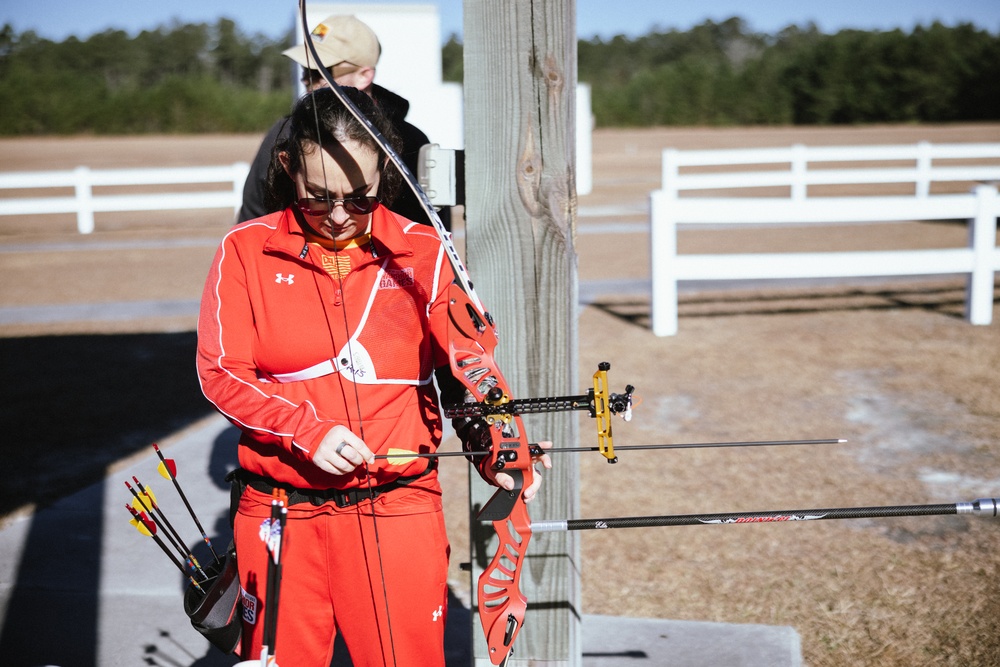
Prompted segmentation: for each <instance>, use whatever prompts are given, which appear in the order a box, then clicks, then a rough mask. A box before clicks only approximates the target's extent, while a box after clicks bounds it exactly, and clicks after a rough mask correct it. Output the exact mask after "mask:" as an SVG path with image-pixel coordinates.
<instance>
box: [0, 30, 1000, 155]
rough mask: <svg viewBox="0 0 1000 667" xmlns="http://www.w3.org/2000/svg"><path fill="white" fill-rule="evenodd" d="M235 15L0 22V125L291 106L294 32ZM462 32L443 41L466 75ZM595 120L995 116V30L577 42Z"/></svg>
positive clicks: (68, 127)
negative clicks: (130, 30) (30, 26)
mask: <svg viewBox="0 0 1000 667" xmlns="http://www.w3.org/2000/svg"><path fill="white" fill-rule="evenodd" d="M293 39H294V37H293V35H292V33H291V31H289V32H288V33H286V34H285V35H283V36H282V37H280V38H277V39H275V38H270V37H267V36H264V35H260V34H254V35H249V34H246V33H243V32H241V31H240V30H239V28H238V27H237V25H236V23H235V22H234V21H232V20H230V19H220V20H219V21H218V22H216V23H215V24H173V25H169V26H163V27H160V28H158V29H157V30H150V31H143V32H141V33H139V34H138V35H136V36H134V37H132V36H129V35H128V34H127V33H125V32H123V31H120V30H108V31H105V32H101V33H98V34H95V35H93V36H91V37H89V38H87V39H82V40H81V39H78V38H76V37H71V38H69V39H66V40H64V41H62V42H53V41H50V40H46V39H43V38H41V37H39V36H38V35H37V34H35V33H34V32H32V31H26V32H23V33H17V32H15V31H14V30H13V28H12V27H11V26H10V25H6V26H4V27H3V29H2V30H0V100H3V104H2V105H0V134H5V135H30V134H76V133H94V134H138V133H199V132H261V131H264V130H265V129H267V128H268V127H269V126H270V124H271V123H272V122H273V121H274V119H275V118H277V117H278V116H280V115H281V114H283V113H285V112H287V110H288V108H289V104H290V100H291V96H292V94H293V92H292V90H293V81H294V77H295V76H296V73H297V71H296V68H295V67H294V66H293V64H292V63H291V62H290V61H289V60H288V59H287V58H285V57H284V56H282V55H281V52H282V51H283V50H284V49H286V48H288V47H289V46H290V45H291V44H292V43H293ZM462 52H463V50H462V44H461V41H460V40H459V39H458V38H457V37H456V36H452V37H451V39H449V41H448V42H447V43H446V44H445V45H444V46H443V48H442V52H441V57H442V69H443V72H444V76H445V79H446V80H448V81H458V82H461V80H462ZM578 76H579V80H580V81H581V82H585V83H588V84H590V86H591V99H592V106H593V112H594V116H595V119H596V122H597V125H598V126H651V125H754V124H772V125H773V124H781V125H787V124H843V123H895V122H954V121H983V120H998V119H1000V35H998V34H992V33H990V32H988V31H985V30H981V29H977V28H975V27H974V26H973V25H971V24H963V25H958V26H955V27H947V26H944V25H941V24H939V23H934V24H932V25H930V26H927V27H923V26H920V27H917V28H915V29H913V30H912V31H910V32H904V31H902V30H893V31H858V30H844V31H841V32H838V33H836V34H824V33H821V32H819V31H818V30H817V28H816V27H815V26H814V25H808V26H805V27H798V26H789V27H788V28H785V29H784V30H782V31H780V32H779V33H778V34H777V35H767V34H763V33H755V32H752V31H751V30H749V29H748V27H747V24H746V22H745V21H743V20H742V19H740V18H736V17H734V18H731V19H729V20H726V21H723V22H720V23H716V22H713V21H706V22H704V23H702V24H701V25H698V26H695V27H694V28H691V29H690V30H687V31H678V30H671V31H666V32H663V31H652V32H650V33H648V34H646V35H644V36H641V37H637V38H634V39H632V38H628V37H625V36H617V37H614V38H612V39H609V40H606V41H605V40H602V39H599V38H594V39H587V40H580V41H579V42H578Z"/></svg>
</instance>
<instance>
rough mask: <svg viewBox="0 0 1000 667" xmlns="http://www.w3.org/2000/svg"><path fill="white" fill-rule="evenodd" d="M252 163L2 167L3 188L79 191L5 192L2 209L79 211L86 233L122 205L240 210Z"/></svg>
mask: <svg viewBox="0 0 1000 667" xmlns="http://www.w3.org/2000/svg"><path fill="white" fill-rule="evenodd" d="M249 171H250V166H249V165H248V164H247V163H245V162H235V163H233V164H231V165H223V166H216V167H176V168H166V169H90V168H89V167H77V168H76V169H72V170H67V171H45V172H7V173H0V190H18V189H20V190H38V189H42V188H72V189H73V194H72V195H66V196H52V197H21V198H15V197H8V198H0V215H36V214H43V213H75V214H76V227H77V230H78V231H79V232H80V233H81V234H90V233H91V232H93V231H94V214H95V213H106V212H118V211H163V210H187V209H205V208H232V209H233V211H234V212H238V211H239V209H240V205H241V203H242V197H243V184H244V182H245V181H246V177H247V173H249ZM195 184H218V185H219V186H220V188H219V189H217V190H208V191H205V190H196V191H190V192H153V193H149V192H147V193H136V194H100V193H95V192H94V188H100V187H114V186H143V185H156V186H159V185H195Z"/></svg>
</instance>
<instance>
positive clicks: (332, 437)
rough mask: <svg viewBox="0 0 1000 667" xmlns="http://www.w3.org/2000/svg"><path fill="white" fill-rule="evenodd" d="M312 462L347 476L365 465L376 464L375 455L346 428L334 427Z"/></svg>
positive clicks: (321, 443) (315, 453) (330, 471)
mask: <svg viewBox="0 0 1000 667" xmlns="http://www.w3.org/2000/svg"><path fill="white" fill-rule="evenodd" d="M312 462H313V463H314V464H316V466H317V467H319V468H320V469H321V470H325V471H326V472H328V473H332V474H334V475H346V474H347V473H349V472H352V471H353V470H354V469H355V468H357V467H358V466H360V465H362V464H363V463H374V462H375V454H373V453H372V450H370V449H368V445H366V444H365V441H364V440H362V439H361V438H359V437H358V436H356V435H354V432H353V431H351V429H349V428H347V427H346V426H341V425H339V424H338V425H337V426H334V427H333V428H332V429H330V431H329V432H328V433H327V434H326V436H324V438H323V440H322V441H321V442H320V443H319V447H317V448H316V451H315V452H314V453H313V457H312Z"/></svg>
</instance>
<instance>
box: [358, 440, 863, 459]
mask: <svg viewBox="0 0 1000 667" xmlns="http://www.w3.org/2000/svg"><path fill="white" fill-rule="evenodd" d="M844 442H847V440H844V439H843V438H822V439H818V440H749V441H743V442H688V443H676V444H670V443H667V444H659V445H619V446H617V447H615V451H636V450H644V449H704V448H710V447H778V446H788V445H835V444H840V443H844ZM529 448H530V449H531V454H532V455H533V456H534V455H539V454H570V453H581V452H597V451H600V448H599V447H552V448H549V449H542V448H541V447H539V446H538V445H537V444H535V443H532V444H531V445H529ZM489 454H490V452H419V453H418V452H412V453H409V452H407V453H405V454H404V453H399V454H376V455H375V458H376V459H404V458H421V459H432V458H445V457H449V456H473V457H476V456H488V455H489Z"/></svg>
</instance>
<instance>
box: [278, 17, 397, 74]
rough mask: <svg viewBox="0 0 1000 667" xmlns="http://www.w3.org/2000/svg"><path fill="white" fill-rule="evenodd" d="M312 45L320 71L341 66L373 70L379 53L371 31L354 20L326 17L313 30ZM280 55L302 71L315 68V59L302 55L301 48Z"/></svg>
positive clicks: (379, 47) (301, 46)
mask: <svg viewBox="0 0 1000 667" xmlns="http://www.w3.org/2000/svg"><path fill="white" fill-rule="evenodd" d="M312 41H313V44H315V45H316V52H317V53H319V57H320V61H321V62H322V63H323V66H324V67H333V66H334V65H339V64H341V63H350V64H351V65H357V66H358V67H375V65H376V64H377V63H378V57H379V55H381V53H382V46H381V45H380V44H379V43H378V37H376V36H375V33H374V32H373V31H372V29H371V28H369V27H368V26H367V25H366V24H365V23H363V22H361V21H360V20H358V19H357V18H356V17H354V16H336V15H335V16H328V17H326V18H325V19H323V22H322V23H320V24H319V25H317V26H316V27H315V28H313V30H312ZM283 53H284V55H286V56H288V57H289V58H291V59H292V60H294V61H295V62H297V63H298V64H300V65H302V66H303V67H308V68H311V69H315V68H316V59H315V58H314V57H313V55H312V52H309V53H308V54H307V53H306V46H305V44H298V45H296V46H293V47H292V48H290V49H287V50H286V51H284V52H283ZM307 55H308V58H307V57H306V56H307Z"/></svg>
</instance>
